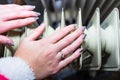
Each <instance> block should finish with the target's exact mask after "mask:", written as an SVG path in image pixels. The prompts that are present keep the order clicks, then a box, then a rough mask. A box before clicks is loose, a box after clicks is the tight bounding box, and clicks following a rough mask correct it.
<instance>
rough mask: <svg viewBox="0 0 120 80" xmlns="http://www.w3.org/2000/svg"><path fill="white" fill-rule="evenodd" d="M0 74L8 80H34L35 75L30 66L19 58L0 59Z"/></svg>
mask: <svg viewBox="0 0 120 80" xmlns="http://www.w3.org/2000/svg"><path fill="white" fill-rule="evenodd" d="M0 74H3V75H4V76H5V77H7V78H8V79H10V80H34V79H35V74H34V72H33V70H32V69H31V68H30V66H29V65H28V64H27V63H26V62H25V61H23V60H22V59H20V58H17V57H6V58H1V59H0Z"/></svg>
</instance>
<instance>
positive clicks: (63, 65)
mask: <svg viewBox="0 0 120 80" xmlns="http://www.w3.org/2000/svg"><path fill="white" fill-rule="evenodd" d="M82 51H83V49H82V48H81V49H77V50H76V51H75V52H74V53H73V54H72V55H71V56H69V57H68V58H66V59H64V60H62V61H61V62H60V63H59V65H58V68H59V69H62V68H64V67H65V66H67V65H68V64H69V63H71V62H72V61H73V60H75V59H77V58H78V57H79V56H80V54H81V53H82Z"/></svg>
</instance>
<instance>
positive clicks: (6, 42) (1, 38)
mask: <svg viewBox="0 0 120 80" xmlns="http://www.w3.org/2000/svg"><path fill="white" fill-rule="evenodd" d="M0 44H4V45H9V46H13V45H14V42H13V40H12V39H10V38H8V37H7V36H3V35H0Z"/></svg>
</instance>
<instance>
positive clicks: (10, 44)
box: [6, 41, 14, 46]
mask: <svg viewBox="0 0 120 80" xmlns="http://www.w3.org/2000/svg"><path fill="white" fill-rule="evenodd" d="M6 45H8V46H14V43H13V42H11V41H7V43H6Z"/></svg>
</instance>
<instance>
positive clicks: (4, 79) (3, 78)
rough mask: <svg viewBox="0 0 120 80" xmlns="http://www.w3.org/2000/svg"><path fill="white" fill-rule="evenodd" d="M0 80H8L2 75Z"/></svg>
mask: <svg viewBox="0 0 120 80" xmlns="http://www.w3.org/2000/svg"><path fill="white" fill-rule="evenodd" d="M0 80H9V79H8V78H6V77H5V76H4V75H2V74H0Z"/></svg>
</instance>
